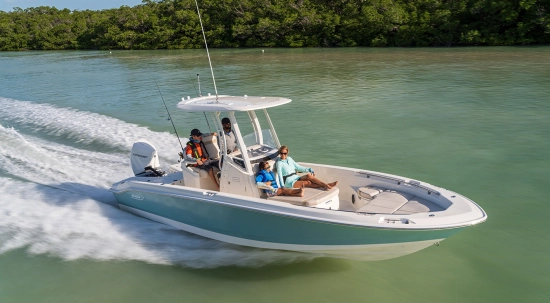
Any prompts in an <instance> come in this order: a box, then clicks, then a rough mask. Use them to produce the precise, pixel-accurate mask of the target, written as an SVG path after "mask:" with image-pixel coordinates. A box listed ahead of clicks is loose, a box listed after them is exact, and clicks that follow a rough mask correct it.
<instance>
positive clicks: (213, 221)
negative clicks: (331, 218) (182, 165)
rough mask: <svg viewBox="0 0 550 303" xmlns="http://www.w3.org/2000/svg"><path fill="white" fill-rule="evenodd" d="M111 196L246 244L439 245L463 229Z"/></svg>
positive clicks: (150, 197) (152, 196)
mask: <svg viewBox="0 0 550 303" xmlns="http://www.w3.org/2000/svg"><path fill="white" fill-rule="evenodd" d="M139 195H140V196H142V197H143V199H142V200H136V199H132V198H131V196H132V192H123V193H115V196H116V198H117V200H118V202H119V203H120V204H122V205H125V206H129V207H133V208H136V209H139V210H142V211H145V212H148V213H151V214H155V215H157V216H161V217H164V218H168V219H171V220H174V221H178V222H181V223H184V224H187V225H191V226H194V227H197V228H200V229H204V230H208V231H211V232H215V233H219V234H224V235H228V236H232V237H237V238H243V239H248V240H255V241H262V242H272V243H284V244H299V245H365V244H384V243H402V242H415V241H424V240H432V239H444V238H447V237H449V236H451V235H453V234H455V233H456V232H458V231H460V230H462V228H455V229H442V230H393V229H377V228H367V227H356V226H350V225H343V224H334V223H326V222H320V221H313V220H307V219H301V218H296V217H289V216H283V215H279V214H273V213H269V212H262V211H258V210H251V209H247V208H241V207H238V206H231V205H228V204H222V203H214V202H207V201H200V200H194V199H185V198H180V197H174V196H166V195H158V194H149V193H145V192H139Z"/></svg>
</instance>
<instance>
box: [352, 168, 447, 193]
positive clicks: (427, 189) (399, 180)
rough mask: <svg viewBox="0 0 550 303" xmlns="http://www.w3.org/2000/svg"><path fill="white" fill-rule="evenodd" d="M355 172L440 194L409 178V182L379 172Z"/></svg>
mask: <svg viewBox="0 0 550 303" xmlns="http://www.w3.org/2000/svg"><path fill="white" fill-rule="evenodd" d="M355 173H357V174H360V175H366V176H367V178H370V177H371V176H373V177H378V178H382V179H387V180H392V181H395V182H397V185H401V183H403V184H407V185H410V186H414V187H417V188H420V189H423V190H425V191H427V192H428V195H430V194H431V193H434V194H436V195H438V196H441V193H440V192H439V191H437V190H434V189H432V188H429V187H427V186H424V185H421V184H420V182H418V181H415V180H410V181H409V182H407V181H406V180H404V179H400V178H395V177H390V176H385V175H380V174H376V173H367V172H362V171H356V172H355Z"/></svg>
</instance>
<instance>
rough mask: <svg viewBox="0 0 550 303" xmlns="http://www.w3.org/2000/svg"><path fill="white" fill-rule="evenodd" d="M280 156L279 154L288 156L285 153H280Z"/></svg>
mask: <svg viewBox="0 0 550 303" xmlns="http://www.w3.org/2000/svg"><path fill="white" fill-rule="evenodd" d="M280 154H281V155H288V152H286V153H280Z"/></svg>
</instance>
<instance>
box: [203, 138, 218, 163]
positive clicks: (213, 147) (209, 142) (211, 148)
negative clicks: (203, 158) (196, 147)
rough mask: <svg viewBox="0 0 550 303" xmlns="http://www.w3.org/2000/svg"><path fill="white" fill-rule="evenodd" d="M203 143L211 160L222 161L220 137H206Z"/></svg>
mask: <svg viewBox="0 0 550 303" xmlns="http://www.w3.org/2000/svg"><path fill="white" fill-rule="evenodd" d="M202 143H204V146H205V147H206V151H207V152H208V156H209V157H210V159H213V160H218V159H220V146H219V145H218V136H212V135H208V136H204V135H203V137H202Z"/></svg>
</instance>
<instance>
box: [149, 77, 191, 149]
mask: <svg viewBox="0 0 550 303" xmlns="http://www.w3.org/2000/svg"><path fill="white" fill-rule="evenodd" d="M153 81H155V85H156V86H157V89H158V91H159V95H160V98H161V99H162V103H164V108H166V112H167V113H168V120H170V122H171V123H172V127H173V128H174V132H175V133H176V137H177V138H178V142H179V143H180V147H181V151H182V154H181V155H180V157H183V152H185V150H184V148H183V145H182V144H181V140H180V136H179V135H178V131H177V130H176V126H175V125H174V121H173V120H172V116H170V111H168V106H166V102H164V98H163V97H162V93H161V92H160V88H159V85H158V83H157V80H155V79H153Z"/></svg>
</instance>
